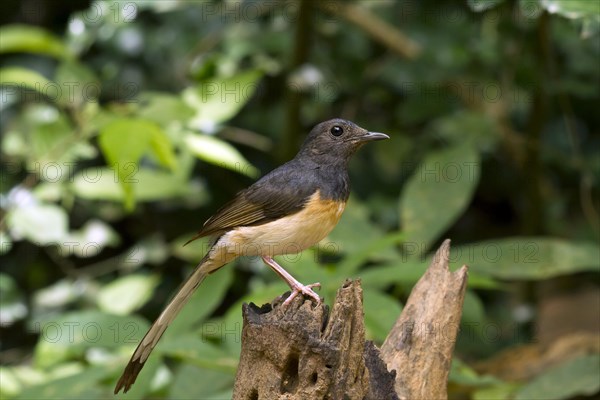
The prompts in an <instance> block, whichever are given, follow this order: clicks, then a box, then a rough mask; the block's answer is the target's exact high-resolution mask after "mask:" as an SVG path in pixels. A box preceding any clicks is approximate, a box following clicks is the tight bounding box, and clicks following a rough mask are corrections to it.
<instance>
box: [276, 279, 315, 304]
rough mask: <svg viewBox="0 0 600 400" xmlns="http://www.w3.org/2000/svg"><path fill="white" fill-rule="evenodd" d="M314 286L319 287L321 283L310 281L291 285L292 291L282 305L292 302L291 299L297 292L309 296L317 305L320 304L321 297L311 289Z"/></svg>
mask: <svg viewBox="0 0 600 400" xmlns="http://www.w3.org/2000/svg"><path fill="white" fill-rule="evenodd" d="M314 287H318V288H320V287H321V284H320V283H319V282H317V283H311V284H310V285H303V284H299V285H297V286H294V287H292V293H291V294H290V296H289V297H288V298H287V299H285V301H284V302H283V306H287V305H289V304H290V303H291V302H292V300H294V299H295V298H296V296H298V295H299V294H303V295H304V296H308V297H310V298H311V299H313V300H314V301H316V302H317V305H319V304H321V298H320V297H319V295H318V294H316V293H315V291H314V290H313V289H312V288H314Z"/></svg>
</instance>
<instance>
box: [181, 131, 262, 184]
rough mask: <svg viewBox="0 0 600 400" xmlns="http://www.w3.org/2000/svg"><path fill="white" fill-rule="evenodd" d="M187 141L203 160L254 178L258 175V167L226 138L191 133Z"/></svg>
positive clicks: (195, 153) (191, 149)
mask: <svg viewBox="0 0 600 400" xmlns="http://www.w3.org/2000/svg"><path fill="white" fill-rule="evenodd" d="M185 143H186V145H187V146H188V147H189V149H190V151H191V152H192V153H193V154H194V155H195V156H197V157H198V158H200V159H201V160H202V161H206V162H208V163H211V164H215V165H218V166H220V167H223V168H227V169H230V170H232V171H235V172H237V173H240V174H243V175H247V176H249V177H252V178H256V177H257V176H258V169H256V168H255V167H254V166H253V165H252V164H250V163H249V162H248V161H247V160H246V159H245V158H244V156H242V155H241V154H240V152H239V151H238V150H237V149H236V148H235V147H233V146H232V145H230V144H229V143H227V142H225V141H224V140H221V139H217V138H215V137H212V136H207V135H196V134H191V133H190V134H188V135H186V137H185Z"/></svg>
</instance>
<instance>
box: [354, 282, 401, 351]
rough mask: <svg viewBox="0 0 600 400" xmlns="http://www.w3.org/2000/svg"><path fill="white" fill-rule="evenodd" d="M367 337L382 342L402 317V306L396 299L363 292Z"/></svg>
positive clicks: (370, 291)
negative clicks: (399, 317)
mask: <svg viewBox="0 0 600 400" xmlns="http://www.w3.org/2000/svg"><path fill="white" fill-rule="evenodd" d="M363 302H364V309H365V329H366V331H367V336H369V337H370V338H371V339H373V340H376V341H379V342H382V341H383V340H385V338H386V336H387V334H388V333H389V332H390V330H391V329H392V327H393V326H394V323H395V322H396V320H397V319H398V316H400V312H401V311H402V305H401V304H400V302H399V301H398V300H396V299H394V298H393V297H391V296H388V295H386V294H382V293H380V292H378V291H375V290H370V289H368V288H365V289H364V291H363Z"/></svg>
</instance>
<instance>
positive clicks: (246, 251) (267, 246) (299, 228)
mask: <svg viewBox="0 0 600 400" xmlns="http://www.w3.org/2000/svg"><path fill="white" fill-rule="evenodd" d="M344 207H345V203H343V202H338V201H334V200H320V197H319V193H318V192H317V193H316V194H315V195H313V196H312V197H311V198H310V200H309V201H308V202H307V203H306V205H305V207H304V208H303V209H302V210H301V211H299V212H297V213H295V214H292V215H289V216H287V217H283V218H280V219H278V220H275V221H271V222H268V223H266V224H262V225H258V226H243V227H239V228H235V229H232V230H231V231H229V232H227V233H226V234H224V235H223V236H222V237H221V238H220V239H219V241H218V243H217V246H216V247H218V248H219V249H218V250H220V251H224V252H225V254H223V253H222V255H223V256H225V257H226V258H231V257H232V256H233V258H235V257H236V256H276V255H281V254H294V253H298V252H300V251H302V250H304V249H307V248H309V247H310V246H312V245H314V244H316V243H318V242H319V241H321V240H322V239H323V238H325V236H327V235H328V234H329V232H331V230H332V229H333V228H334V227H335V226H336V225H337V223H338V221H339V219H340V217H341V216H342V213H343V211H344ZM214 250H217V249H214Z"/></svg>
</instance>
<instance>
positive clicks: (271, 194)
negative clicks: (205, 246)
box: [186, 166, 318, 244]
mask: <svg viewBox="0 0 600 400" xmlns="http://www.w3.org/2000/svg"><path fill="white" fill-rule="evenodd" d="M317 189H318V185H317V183H316V182H315V181H314V180H313V179H310V177H308V176H306V175H304V176H302V174H298V171H294V170H293V169H290V167H289V166H288V167H286V168H283V167H280V168H278V169H276V170H274V171H272V172H271V173H270V174H268V175H265V176H264V177H263V178H262V179H261V180H259V181H258V182H256V183H255V184H253V185H252V186H250V187H249V188H247V189H245V190H243V191H241V192H239V193H238V194H237V195H236V196H235V197H234V198H233V200H231V201H230V202H228V203H226V204H225V205H224V206H223V207H221V209H219V210H218V211H217V212H216V213H215V215H213V216H212V217H210V218H209V219H208V220H207V221H206V222H205V223H204V226H203V227H202V229H201V230H200V231H199V232H198V233H197V234H196V235H195V236H194V237H193V238H192V239H190V240H189V241H188V242H187V243H186V244H188V243H190V242H192V241H194V240H196V239H199V238H201V237H204V236H212V235H220V234H222V233H224V232H226V231H228V230H230V229H233V228H236V227H239V226H254V225H261V224H264V223H267V222H270V221H273V220H276V219H279V218H282V217H285V216H287V215H291V214H294V213H296V212H298V211H300V210H301V209H302V206H303V205H304V204H305V203H306V202H307V201H308V199H309V198H310V197H311V196H312V195H313V194H314V193H315V191H316V190H317Z"/></svg>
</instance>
